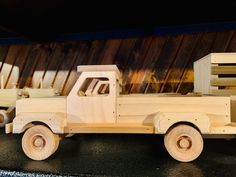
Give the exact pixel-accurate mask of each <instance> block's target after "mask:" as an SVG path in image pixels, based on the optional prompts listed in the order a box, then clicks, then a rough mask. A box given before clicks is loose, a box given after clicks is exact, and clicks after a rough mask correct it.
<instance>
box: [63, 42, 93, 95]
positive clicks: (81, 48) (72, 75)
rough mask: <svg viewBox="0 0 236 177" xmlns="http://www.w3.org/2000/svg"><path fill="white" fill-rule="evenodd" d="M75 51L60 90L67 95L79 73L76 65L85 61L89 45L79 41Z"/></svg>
mask: <svg viewBox="0 0 236 177" xmlns="http://www.w3.org/2000/svg"><path fill="white" fill-rule="evenodd" d="M76 50H77V53H76V54H75V55H74V57H75V60H74V63H73V64H72V66H71V68H70V71H69V73H68V75H67V78H66V81H65V82H64V86H63V88H62V91H61V95H68V93H69V92H70V91H71V89H72V87H73V86H74V84H75V82H76V81H77V79H78V77H79V74H78V72H77V66H78V65H81V64H85V63H86V61H87V60H86V59H87V55H88V52H89V45H87V43H85V42H84V43H79V45H78V46H77V47H76Z"/></svg>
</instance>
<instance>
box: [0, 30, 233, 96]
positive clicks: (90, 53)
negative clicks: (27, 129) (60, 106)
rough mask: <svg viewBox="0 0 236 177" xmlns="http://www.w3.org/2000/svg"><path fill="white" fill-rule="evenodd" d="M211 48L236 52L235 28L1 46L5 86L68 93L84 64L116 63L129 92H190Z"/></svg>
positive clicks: (0, 70)
mask: <svg viewBox="0 0 236 177" xmlns="http://www.w3.org/2000/svg"><path fill="white" fill-rule="evenodd" d="M210 52H236V35H235V31H224V32H210V33H209V32H208V33H195V34H183V35H171V36H149V37H144V38H127V39H110V40H94V41H70V42H52V43H42V44H28V45H1V46H0V75H3V76H4V86H5V88H12V87H13V86H14V83H15V82H17V83H18V87H20V88H23V87H25V86H27V87H34V88H39V87H40V82H41V80H42V83H43V87H53V88H54V89H56V90H58V91H59V92H60V93H61V95H67V94H68V93H69V91H70V90H71V88H72V87H73V85H74V83H75V82H76V80H77V78H78V73H77V72H76V68H77V66H78V65H81V64H116V65H117V66H118V67H119V69H120V71H121V73H122V77H123V85H122V88H123V93H124V94H128V93H154V92H155V93H157V92H178V93H183V94H185V93H187V92H191V91H192V90H193V62H194V61H195V60H197V59H199V58H201V57H203V56H205V55H207V54H209V53H210Z"/></svg>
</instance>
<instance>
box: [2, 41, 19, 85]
mask: <svg viewBox="0 0 236 177" xmlns="http://www.w3.org/2000/svg"><path fill="white" fill-rule="evenodd" d="M19 52H20V47H19V46H18V45H11V46H10V48H9V50H8V53H7V55H6V59H5V61H4V64H3V65H2V68H1V75H3V76H4V87H6V86H7V85H8V81H9V78H10V77H11V74H12V71H14V72H13V73H14V74H16V75H17V77H19V68H18V67H17V66H14V63H15V60H16V58H17V55H18V54H19ZM13 87H14V86H13V85H12V84H11V88H13Z"/></svg>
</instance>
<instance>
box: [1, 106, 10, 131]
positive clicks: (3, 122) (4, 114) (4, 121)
mask: <svg viewBox="0 0 236 177" xmlns="http://www.w3.org/2000/svg"><path fill="white" fill-rule="evenodd" d="M9 121H10V119H9V117H8V114H7V112H6V111H5V110H0V127H5V125H6V124H7V123H8V122H9Z"/></svg>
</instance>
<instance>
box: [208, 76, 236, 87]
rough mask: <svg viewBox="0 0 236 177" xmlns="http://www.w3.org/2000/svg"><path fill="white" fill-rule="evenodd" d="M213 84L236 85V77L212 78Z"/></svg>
mask: <svg viewBox="0 0 236 177" xmlns="http://www.w3.org/2000/svg"><path fill="white" fill-rule="evenodd" d="M210 84H211V85H212V86H236V78H212V79H211V83H210Z"/></svg>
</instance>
